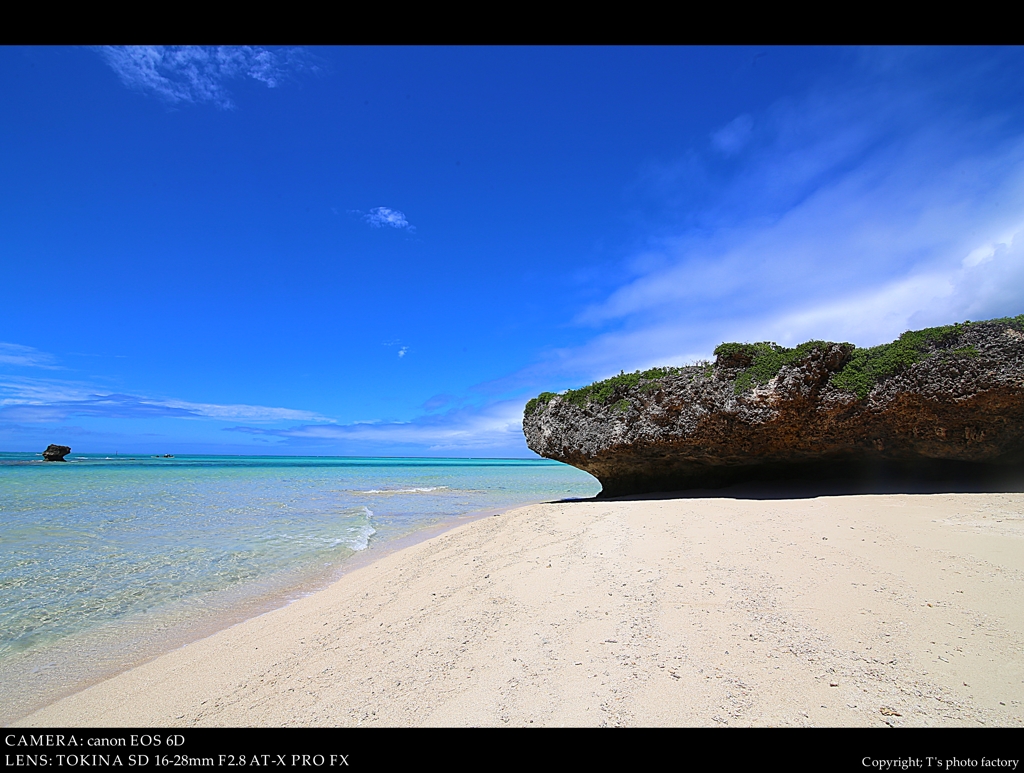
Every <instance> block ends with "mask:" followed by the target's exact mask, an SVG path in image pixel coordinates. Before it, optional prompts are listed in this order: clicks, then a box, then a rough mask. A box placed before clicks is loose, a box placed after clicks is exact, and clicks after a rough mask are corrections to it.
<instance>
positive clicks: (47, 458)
mask: <svg viewBox="0 0 1024 773" xmlns="http://www.w3.org/2000/svg"><path fill="white" fill-rule="evenodd" d="M70 453H71V447H70V446H58V445H54V444H53V443H50V445H48V446H47V447H46V450H45V451H43V461H44V462H63V461H64V457H65V456H67V455H68V454H70Z"/></svg>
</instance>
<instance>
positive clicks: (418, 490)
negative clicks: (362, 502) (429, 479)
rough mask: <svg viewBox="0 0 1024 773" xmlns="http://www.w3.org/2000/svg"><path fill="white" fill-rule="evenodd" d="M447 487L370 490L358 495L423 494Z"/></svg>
mask: <svg viewBox="0 0 1024 773" xmlns="http://www.w3.org/2000/svg"><path fill="white" fill-rule="evenodd" d="M447 488H448V487H447V486H422V487H420V488H388V489H384V488H372V489H369V490H368V491H360V492H359V493H360V494H425V493H428V492H430V491H443V490H446V489H447Z"/></svg>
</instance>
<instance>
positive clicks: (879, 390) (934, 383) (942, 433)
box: [523, 317, 1024, 496]
mask: <svg viewBox="0 0 1024 773" xmlns="http://www.w3.org/2000/svg"><path fill="white" fill-rule="evenodd" d="M931 331H942V334H941V335H939V334H936V335H935V336H934V337H933V338H929V337H928V336H927V335H926V336H922V335H921V334H922V333H929V332H930V331H919V332H918V333H915V334H910V333H908V334H906V335H905V336H904V337H901V339H900V341H898V342H894V344H892V345H889V346H890V347H895V348H892V349H891V351H890V349H886V348H885V347H876V348H875V349H871V350H857V349H855V347H853V346H852V345H850V344H838V343H828V342H817V343H816V344H815V345H813V346H810V347H809V349H807V350H805V349H804V347H798V349H796V350H781V348H779V347H776V349H778V350H780V351H787V352H791V353H792V352H796V353H798V354H799V355H800V356H799V357H796V358H795V359H793V360H791V361H790V362H787V363H786V364H784V365H782V366H781V367H780V368H778V369H777V372H775V374H774V375H773V376H772V377H771V378H763V376H764V368H763V367H762V369H761V376H762V378H763V383H758V380H757V378H756V375H757V374H756V373H755V371H756V368H754V367H753V366H754V365H755V364H756V361H757V357H756V356H755V355H752V354H751V352H752V351H754V350H755V349H756V346H763V347H765V346H767V345H743V346H747V347H748V348H747V349H743V348H742V346H739V345H723V346H722V347H719V350H720V353H719V354H718V357H717V360H716V362H715V363H714V364H708V365H703V366H702V365H694V366H688V367H683V368H674V369H670V372H668V373H667V374H665V375H662V376H658V375H655V376H654V377H652V378H645V377H644V376H643V375H642V374H636V375H635V376H634V375H630V376H626V375H625V374H624V375H623V376H622V377H621V378H619V379H611V380H609V381H608V382H602V384H603V385H604V386H603V388H602V389H599V387H602V384H598V385H594V387H590V388H588V389H589V390H590V391H589V392H588V390H587V389H584V390H577V391H576V392H575V393H574V392H569V393H566V394H564V395H557V396H552V395H542V396H541V398H540V399H539V400H537V401H531V405H530V406H528V409H527V415H526V416H525V417H524V420H523V430H524V432H525V434H526V441H527V445H528V446H529V447H530V448H531V449H533V450H534V451H536V452H537V453H538V454H540V455H541V456H544V457H547V458H549V459H557V460H558V461H561V462H565V463H567V464H571V465H573V466H574V467H578V468H580V469H582V470H586V471H587V472H589V473H591V474H592V475H594V476H595V477H597V478H598V479H599V480H600V481H601V484H602V486H603V490H602V492H601V495H602V496H618V495H623V494H632V493H643V492H652V491H677V490H684V489H691V488H712V487H720V486H724V485H729V484H732V483H736V482H742V481H747V480H777V479H780V478H782V479H816V478H822V477H843V476H857V475H873V474H880V473H883V472H884V473H885V474H887V475H889V476H890V477H892V476H893V475H895V476H910V477H914V476H925V477H927V476H931V477H933V478H934V477H936V476H939V477H941V476H943V475H946V474H949V473H951V472H959V473H964V472H965V471H966V473H967V474H973V472H974V471H977V472H978V473H979V474H988V473H990V472H997V473H1000V474H1003V473H1007V474H1012V473H1013V471H1014V470H1016V469H1018V468H1022V464H1024V317H1017V318H1013V319H1008V320H998V321H991V322H978V323H966V324H963V325H956V326H950V327H948V328H941V329H940V328H933V329H931ZM912 335H914V336H917V338H914V339H913V341H915V342H917V343H916V344H914V345H915V346H916V347H917V348H916V349H914V348H913V346H910V348H909V349H908V348H907V346H904V347H903V349H900V350H899V351H897V350H898V349H899V346H897V345H901V342H904V339H907V340H908V341H910V340H911V339H910V338H908V337H910V336H912ZM729 346H731V347H732V349H729V348H728V347H729ZM804 346H805V347H806V346H808V345H804ZM908 346H909V344H908ZM737 347H739V348H737ZM883 350H884V351H883ZM910 350H913V351H911V355H909V356H908V355H907V351H910ZM764 351H768V349H764ZM892 351H895V352H896V355H899V356H903V357H904V360H902V361H899V362H898V364H897V365H896V366H895V367H893V366H892V365H891V362H890V360H886V359H885V358H886V357H888V356H889V355H890V354H891V352H892ZM865 353H867V355H870V356H873V357H874V358H875V359H874V360H871V361H870V362H873V363H875V365H873V366H872V367H875V371H872V372H870V373H869V374H868V375H869V376H870V377H868V376H864V377H861V376H858V374H859V373H861V370H862V369H864V368H865V366H864V363H865V362H866V361H868V360H866V359H865V356H866V355H865ZM896 355H893V356H896ZM914 359H917V360H918V361H913V360H914ZM897 360H898V357H897ZM879 363H880V364H879ZM887 368H888V371H887V370H886V369H887ZM864 372H865V373H867V372H868V371H866V370H865V371H864ZM879 372H881V373H882V375H879ZM752 374H754V377H752ZM855 377H857V378H860V380H859V381H857V379H856V378H855ZM630 379H632V380H633V383H626V382H628V381H629V380H630ZM608 385H611V386H608ZM583 395H586V398H585V399H584V397H583ZM595 395H596V397H595ZM545 401H546V402H545Z"/></svg>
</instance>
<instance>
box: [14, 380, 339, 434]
mask: <svg viewBox="0 0 1024 773" xmlns="http://www.w3.org/2000/svg"><path fill="white" fill-rule="evenodd" d="M0 416H2V417H3V418H4V419H5V420H9V421H21V422H52V421H63V420H64V419H66V418H67V417H69V416H96V417H103V418H108V419H114V418H116V419H137V418H160V417H168V418H178V419H213V420H217V421H252V422H267V423H272V422H282V421H328V419H326V418H325V417H324V416H321V415H320V414H317V413H314V412H312V411H301V410H295V409H292V408H273V407H268V406H263V405H219V404H215V403H193V402H188V401H186V400H175V399H166V398H154V397H144V396H140V395H132V394H120V393H110V392H106V391H104V390H100V389H97V388H96V387H95V386H94V385H91V384H87V383H82V382H70V381H59V380H55V379H37V378H13V377H4V378H0Z"/></svg>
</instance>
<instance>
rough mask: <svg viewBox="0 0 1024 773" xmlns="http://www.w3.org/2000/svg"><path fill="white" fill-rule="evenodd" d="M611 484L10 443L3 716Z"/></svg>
mask: <svg viewBox="0 0 1024 773" xmlns="http://www.w3.org/2000/svg"><path fill="white" fill-rule="evenodd" d="M599 488H600V486H599V484H598V483H597V481H596V480H594V479H593V478H592V477H590V476H589V475H587V474H586V473H583V472H581V471H579V470H576V469H574V468H572V467H567V466H565V465H562V464H558V463H556V462H550V461H547V460H517V459H419V458H409V459H398V458H384V459H382V458H349V457H238V456H180V457H177V458H171V459H167V458H157V457H144V456H139V457H114V458H110V457H103V456H96V455H82V454H74V453H72V454H69V455H68V457H67V462H66V463H64V464H60V463H54V462H50V463H47V462H42V461H41V458H40V457H39V456H38V455H33V454H10V453H6V454H0V687H2V688H3V689H2V692H3V693H4V694H5V701H4V703H5V704H7V707H6V709H4V710H0V722H4V721H10V720H11V719H13V718H15V717H16V716H19V715H20V714H23V713H24V712H25V711H27V710H30V709H31V708H35V707H37V706H38V705H42V704H44V703H46V702H48V701H49V700H52V699H54V698H55V697H58V696H59V695H60V694H64V693H67V692H69V691H72V690H74V689H76V688H77V687H80V686H81V685H83V684H86V683H88V682H89V681H94V680H95V679H98V678H101V677H103V676H106V675H109V674H111V673H114V672H116V671H118V670H121V669H122V668H125V667H127V666H129V665H132V664H133V663H136V662H139V661H140V660H143V659H146V658H147V657H152V656H153V655H155V654H158V652H160V651H163V650H166V649H167V648H169V647H171V646H178V645H180V644H182V643H184V642H185V641H188V640H191V639H194V638H196V637H198V636H201V635H205V634H207V633H210V632H212V631H213V630H216V629H217V628H220V627H224V626H225V625H228V624H231V623H233V622H237V621H238V620H241V619H245V617H248V616H251V615H252V614H257V613H258V612H261V611H264V610H265V609H267V608H270V607H271V606H274V605H278V604H280V603H283V602H284V601H286V600H287V598H288V597H289V596H291V597H294V596H296V595H299V594H300V593H301V592H303V591H308V590H309V589H310V588H313V587H316V586H317V585H318V584H320V585H322V584H323V583H325V582H326V581H327V580H329V579H330V578H331V577H332V576H336V574H337V572H338V571H339V570H340V569H343V568H344V566H345V563H346V561H348V560H350V559H351V558H352V557H353V556H355V555H356V554H357V553H359V552H361V551H363V550H365V549H367V548H368V547H371V548H373V549H378V548H380V547H382V546H386V545H387V544H388V543H389V542H393V541H394V540H396V539H398V538H401V537H405V536H407V535H409V534H410V533H414V532H416V531H417V530H420V529H424V528H426V527H429V526H432V525H435V524H439V523H445V522H450V521H453V520H454V519H456V518H459V517H460V516H466V515H468V514H470V513H473V512H476V511H481V510H493V509H501V508H506V507H511V506H515V505H519V504H525V503H528V502H536V501H541V500H547V499H561V498H567V497H589V496H593V495H594V494H596V493H597V491H598V489H599ZM9 698H10V699H11V700H8V699H9Z"/></svg>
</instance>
